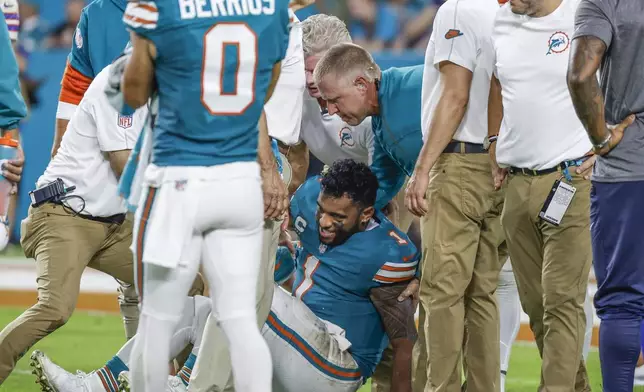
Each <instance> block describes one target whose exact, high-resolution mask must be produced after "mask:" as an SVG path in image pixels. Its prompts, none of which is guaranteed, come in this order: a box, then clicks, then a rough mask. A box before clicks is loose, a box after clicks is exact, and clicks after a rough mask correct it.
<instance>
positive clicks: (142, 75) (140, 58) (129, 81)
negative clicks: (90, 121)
mask: <svg viewBox="0 0 644 392" xmlns="http://www.w3.org/2000/svg"><path fill="white" fill-rule="evenodd" d="M130 42H131V43H132V56H131V57H130V60H129V61H128V63H127V65H126V66H125V72H124V73H123V81H122V83H121V89H122V91H123V99H124V100H125V103H127V104H128V105H130V106H131V107H133V108H134V109H138V108H140V107H141V106H143V105H145V104H147V103H148V99H149V98H150V96H151V95H152V92H153V91H154V58H155V57H156V48H155V46H154V44H153V43H152V41H150V40H148V39H145V38H143V37H141V36H139V35H138V34H136V33H134V32H130Z"/></svg>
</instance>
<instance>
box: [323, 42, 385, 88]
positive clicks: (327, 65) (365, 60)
mask: <svg viewBox="0 0 644 392" xmlns="http://www.w3.org/2000/svg"><path fill="white" fill-rule="evenodd" d="M355 73H359V74H361V75H362V76H364V77H365V79H367V80H368V81H369V82H373V81H374V79H376V78H377V77H378V75H379V73H380V67H378V65H377V64H376V62H375V61H374V60H373V57H371V55H370V54H369V52H367V50H366V49H364V48H363V47H361V46H359V45H356V44H352V43H342V44H337V45H334V46H333V47H331V49H329V50H328V51H327V52H326V54H325V55H324V56H322V58H321V59H320V61H319V62H318V64H317V66H316V67H315V71H314V72H313V80H315V84H319V83H320V81H321V80H322V78H324V77H325V76H327V75H329V74H335V75H337V76H340V77H349V76H353V74H355Z"/></svg>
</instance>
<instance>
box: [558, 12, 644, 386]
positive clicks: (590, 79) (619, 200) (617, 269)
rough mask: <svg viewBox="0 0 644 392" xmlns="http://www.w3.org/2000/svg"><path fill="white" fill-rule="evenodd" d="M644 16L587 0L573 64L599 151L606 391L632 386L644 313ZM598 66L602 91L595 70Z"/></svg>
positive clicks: (578, 101) (585, 119)
mask: <svg viewBox="0 0 644 392" xmlns="http://www.w3.org/2000/svg"><path fill="white" fill-rule="evenodd" d="M634 15H638V17H634ZM642 15H644V3H642V2H641V1H633V2H629V1H626V2H621V3H620V2H618V1H615V0H609V1H597V0H583V1H582V2H581V4H580V5H579V8H578V9H577V16H576V19H575V33H574V37H573V41H572V49H571V50H572V53H571V56H570V65H569V68H568V87H569V90H570V94H571V96H572V100H573V103H574V106H575V110H576V111H577V115H578V116H579V119H580V120H581V122H582V124H583V125H584V128H585V129H586V132H587V133H588V137H589V138H590V141H591V142H592V144H593V150H594V151H595V153H597V154H598V155H599V156H598V157H597V162H596V164H595V170H594V173H593V177H592V190H591V207H590V208H591V210H590V218H591V225H590V227H591V229H592V231H591V236H592V244H593V262H594V266H595V276H596V277H597V294H596V295H595V306H596V308H597V314H598V316H599V318H600V319H601V329H600V334H599V356H600V360H601V367H602V380H603V383H604V390H605V391H609V392H614V391H631V390H632V389H633V376H634V375H633V372H634V370H635V365H636V364H637V359H638V357H639V354H640V344H639V342H640V339H641V336H640V325H642V319H643V318H644V245H643V244H642V241H641V236H640V235H639V234H638V233H641V232H642V222H644V206H643V205H642V200H644V92H643V91H644V72H643V71H642V69H641V67H639V66H633V64H641V63H642V62H644V19H642V17H641V16H642ZM600 64H601V68H602V72H601V90H600V89H599V87H600V85H599V84H598V83H597V79H596V76H595V75H596V74H597V71H598V70H599V68H600ZM602 91H603V94H602ZM607 123H608V124H619V125H618V126H616V127H615V126H611V125H607ZM620 123H621V124H620ZM625 126H628V129H627V130H626V131H625V132H624V128H625Z"/></svg>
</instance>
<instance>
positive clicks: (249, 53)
mask: <svg viewBox="0 0 644 392" xmlns="http://www.w3.org/2000/svg"><path fill="white" fill-rule="evenodd" d="M227 47H233V48H235V49H236V51H237V62H236V63H237V64H236V67H235V68H234V69H233V70H234V71H235V73H234V77H235V87H234V89H233V90H232V91H228V92H227V91H224V90H223V89H224V75H226V71H227V70H226V69H225V67H226V60H228V59H227V58H226V48H227ZM256 69H257V35H256V34H255V32H254V31H253V30H251V28H250V27H248V25H247V24H245V23H224V22H222V23H218V24H216V25H214V26H213V27H211V28H210V30H208V31H207V32H206V34H205V35H204V42H203V66H202V71H201V103H202V104H203V106H204V107H205V108H206V109H208V111H209V112H210V114H212V115H219V116H237V115H241V114H243V113H244V112H245V111H246V109H247V108H248V107H249V106H250V105H252V104H253V101H254V100H255V71H256ZM229 71H231V70H229ZM228 75H232V74H231V73H228Z"/></svg>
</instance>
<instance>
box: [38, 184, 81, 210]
mask: <svg viewBox="0 0 644 392" xmlns="http://www.w3.org/2000/svg"><path fill="white" fill-rule="evenodd" d="M74 189H76V187H75V186H70V187H69V188H66V187H65V183H64V182H63V180H61V179H60V178H57V179H56V181H52V182H50V183H49V184H47V185H45V186H43V187H42V188H39V189H36V190H34V191H31V192H29V196H30V197H31V206H32V207H38V206H40V205H41V204H43V203H47V202H55V203H60V202H62V199H63V198H64V197H65V196H66V195H67V194H68V193H71V192H72V191H74Z"/></svg>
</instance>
